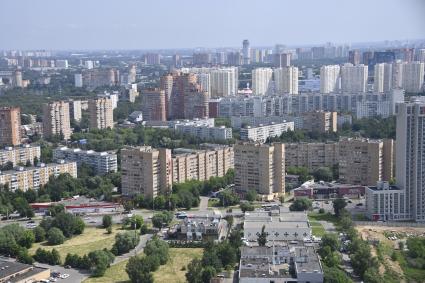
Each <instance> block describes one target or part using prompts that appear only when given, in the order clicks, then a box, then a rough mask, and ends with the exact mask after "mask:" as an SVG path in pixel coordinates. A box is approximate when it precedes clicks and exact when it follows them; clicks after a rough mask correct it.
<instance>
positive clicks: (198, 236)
mask: <svg viewBox="0 0 425 283" xmlns="http://www.w3.org/2000/svg"><path fill="white" fill-rule="evenodd" d="M226 231H227V222H226V221H225V220H224V219H220V218H217V217H197V218H192V217H191V218H189V217H186V218H185V219H183V220H182V221H181V222H180V223H179V224H178V226H177V239H179V240H187V241H207V240H219V239H221V237H222V236H225V233H226Z"/></svg>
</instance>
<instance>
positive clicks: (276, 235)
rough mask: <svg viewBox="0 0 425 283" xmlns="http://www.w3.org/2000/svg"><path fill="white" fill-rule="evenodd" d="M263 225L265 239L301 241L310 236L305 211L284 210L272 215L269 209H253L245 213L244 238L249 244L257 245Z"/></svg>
mask: <svg viewBox="0 0 425 283" xmlns="http://www.w3.org/2000/svg"><path fill="white" fill-rule="evenodd" d="M263 226H264V231H265V232H266V233H268V235H267V241H275V242H281V241H301V242H303V240H304V239H310V238H311V226H310V224H309V222H308V218H307V214H306V213H305V212H284V213H279V214H277V215H272V212H271V211H255V212H250V213H246V214H245V221H244V238H245V239H246V240H247V241H248V242H249V245H254V246H255V245H257V239H258V235H259V233H261V230H262V228H263Z"/></svg>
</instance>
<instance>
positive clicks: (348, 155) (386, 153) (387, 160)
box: [285, 138, 394, 186]
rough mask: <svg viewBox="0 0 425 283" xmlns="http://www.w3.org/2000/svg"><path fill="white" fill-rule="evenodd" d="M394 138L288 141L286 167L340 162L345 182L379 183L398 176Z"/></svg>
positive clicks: (354, 183)
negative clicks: (328, 141) (324, 141)
mask: <svg viewBox="0 0 425 283" xmlns="http://www.w3.org/2000/svg"><path fill="white" fill-rule="evenodd" d="M393 148H394V141H393V140H390V139H388V140H371V139H353V138H346V139H341V140H340V141H339V142H332V143H287V144H285V160H286V162H285V163H286V167H306V168H308V170H309V171H315V170H316V169H318V168H320V167H329V168H332V167H333V166H335V165H338V170H339V178H340V181H341V182H344V183H346V184H352V185H369V186H372V185H375V184H376V182H377V181H382V180H385V181H389V180H391V179H392V178H393V176H394V149H393Z"/></svg>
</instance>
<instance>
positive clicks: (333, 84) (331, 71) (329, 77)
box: [320, 65, 340, 93]
mask: <svg viewBox="0 0 425 283" xmlns="http://www.w3.org/2000/svg"><path fill="white" fill-rule="evenodd" d="M339 88H340V67H339V65H328V66H322V67H321V68H320V93H332V92H337V91H338V90H339Z"/></svg>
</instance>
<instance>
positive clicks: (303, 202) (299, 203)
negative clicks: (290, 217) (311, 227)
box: [289, 198, 313, 211]
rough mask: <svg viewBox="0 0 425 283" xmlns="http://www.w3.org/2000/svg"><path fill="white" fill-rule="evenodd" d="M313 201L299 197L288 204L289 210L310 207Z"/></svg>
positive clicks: (303, 209) (301, 209)
mask: <svg viewBox="0 0 425 283" xmlns="http://www.w3.org/2000/svg"><path fill="white" fill-rule="evenodd" d="M312 206H313V203H312V201H311V200H310V199H308V198H299V199H296V200H295V201H294V202H293V203H292V204H291V205H290V206H289V210H291V211H305V210H309V209H311V207H312Z"/></svg>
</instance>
